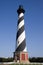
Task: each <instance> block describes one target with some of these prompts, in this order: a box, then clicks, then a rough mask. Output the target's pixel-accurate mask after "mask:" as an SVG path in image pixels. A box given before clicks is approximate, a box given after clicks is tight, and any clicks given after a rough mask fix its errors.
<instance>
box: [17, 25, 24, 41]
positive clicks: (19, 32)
mask: <svg viewBox="0 0 43 65" xmlns="http://www.w3.org/2000/svg"><path fill="white" fill-rule="evenodd" d="M23 31H24V25H23V26H22V27H21V28H20V29H19V30H18V32H17V36H16V40H17V39H18V37H19V36H20V35H21V33H22V32H23Z"/></svg>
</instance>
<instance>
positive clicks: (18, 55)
mask: <svg viewBox="0 0 43 65" xmlns="http://www.w3.org/2000/svg"><path fill="white" fill-rule="evenodd" d="M14 60H15V62H21V63H24V62H25V63H27V62H29V60H28V53H27V52H14Z"/></svg>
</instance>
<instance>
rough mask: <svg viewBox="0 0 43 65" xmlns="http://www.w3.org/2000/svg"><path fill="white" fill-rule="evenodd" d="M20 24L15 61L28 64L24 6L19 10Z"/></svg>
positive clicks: (18, 26)
mask: <svg viewBox="0 0 43 65" xmlns="http://www.w3.org/2000/svg"><path fill="white" fill-rule="evenodd" d="M17 13H18V23H17V35H16V49H15V52H14V58H15V61H19V62H27V61H28V52H27V49H26V37H25V28H24V13H25V10H24V9H23V6H21V5H20V6H19V8H18V10H17Z"/></svg>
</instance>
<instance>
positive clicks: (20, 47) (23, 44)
mask: <svg viewBox="0 0 43 65" xmlns="http://www.w3.org/2000/svg"><path fill="white" fill-rule="evenodd" d="M25 47H26V40H25V39H24V40H23V42H22V43H21V44H20V45H19V46H18V48H17V49H16V52H17V51H23V50H24V49H25Z"/></svg>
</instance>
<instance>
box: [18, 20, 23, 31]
mask: <svg viewBox="0 0 43 65" xmlns="http://www.w3.org/2000/svg"><path fill="white" fill-rule="evenodd" d="M23 25H24V20H22V21H21V22H20V23H19V25H18V30H19V29H20V28H21V27H22V26H23Z"/></svg>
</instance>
